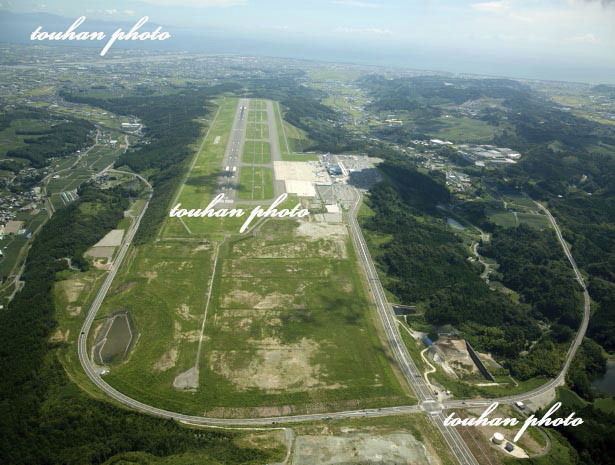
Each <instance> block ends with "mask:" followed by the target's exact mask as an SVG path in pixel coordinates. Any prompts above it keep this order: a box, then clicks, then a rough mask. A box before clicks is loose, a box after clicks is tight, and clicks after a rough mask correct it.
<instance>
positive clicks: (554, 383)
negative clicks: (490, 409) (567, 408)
mask: <svg viewBox="0 0 615 465" xmlns="http://www.w3.org/2000/svg"><path fill="white" fill-rule="evenodd" d="M534 203H535V204H536V205H537V206H538V208H540V209H541V210H542V211H543V212H544V213H545V214H546V215H547V218H549V221H550V223H551V226H553V229H554V230H555V235H556V236H557V240H558V241H559V243H560V245H561V246H562V249H563V251H564V254H565V255H566V258H567V259H568V261H569V262H570V266H571V267H572V270H573V271H574V275H575V279H576V281H577V282H578V283H579V285H580V286H581V289H583V318H582V320H581V324H580V325H579V330H578V331H577V334H576V337H575V338H574V341H572V344H571V345H570V348H569V349H568V352H567V353H566V360H565V362H564V366H563V367H562V370H561V371H560V373H559V374H558V375H557V377H555V378H554V379H552V380H551V381H549V382H547V383H545V384H543V385H542V386H539V387H537V388H536V389H533V390H531V391H527V392H524V393H522V394H517V395H514V396H507V397H498V398H496V399H472V400H466V401H460V400H451V401H446V402H444V403H443V404H444V407H446V408H458V407H472V406H475V407H479V406H485V405H489V404H491V403H493V402H500V403H514V402H518V401H527V400H531V399H533V398H534V397H537V396H539V395H541V394H544V393H545V392H548V391H550V390H551V389H555V388H556V387H558V386H561V385H563V384H564V383H565V381H566V374H567V373H568V369H569V368H570V363H572V359H573V358H574V356H575V355H576V353H577V351H578V350H579V347H580V346H581V344H582V343H583V338H584V337H585V333H586V332H587V325H588V324H589V316H590V310H591V307H590V304H591V301H590V297H589V292H587V286H586V285H585V280H584V279H583V275H582V274H581V272H580V271H579V267H578V266H577V262H576V261H575V259H574V257H573V256H572V254H571V253H570V249H569V248H568V244H566V241H565V240H564V237H563V236H562V231H561V230H560V228H559V225H558V224H557V221H555V218H554V217H553V215H552V214H551V212H550V211H549V210H548V209H547V208H546V207H545V206H544V205H542V204H541V203H538V202H536V201H534Z"/></svg>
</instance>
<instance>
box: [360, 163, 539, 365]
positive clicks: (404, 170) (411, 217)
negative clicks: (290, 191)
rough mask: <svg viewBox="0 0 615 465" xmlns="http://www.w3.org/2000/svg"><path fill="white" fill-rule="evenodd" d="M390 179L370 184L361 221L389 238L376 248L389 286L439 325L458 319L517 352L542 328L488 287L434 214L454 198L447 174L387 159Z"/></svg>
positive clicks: (476, 335)
mask: <svg viewBox="0 0 615 465" xmlns="http://www.w3.org/2000/svg"><path fill="white" fill-rule="evenodd" d="M381 167H382V170H383V171H384V172H385V173H386V174H387V181H385V182H383V183H381V184H379V185H377V186H376V187H375V188H373V189H372V191H371V193H370V197H369V205H370V208H371V209H372V210H373V211H374V215H373V216H371V217H369V218H368V219H367V220H365V221H364V224H363V227H365V228H366V229H368V230H372V231H375V232H378V233H382V234H386V235H388V236H389V237H391V239H390V240H389V241H387V242H385V243H384V244H382V245H381V246H380V250H379V252H378V253H377V254H376V256H377V260H378V263H379V265H380V267H381V268H382V269H383V270H384V271H385V272H386V274H387V276H389V277H390V278H392V279H389V280H387V281H386V286H387V288H388V289H389V290H390V291H391V292H392V293H393V294H395V295H396V296H397V297H398V298H399V299H400V301H401V302H402V303H406V304H416V303H421V304H423V305H424V306H425V308H426V311H425V318H426V320H427V322H429V323H431V324H433V325H444V324H453V325H458V326H459V327H460V328H462V329H463V330H464V331H465V334H466V336H467V337H468V339H469V340H470V341H471V342H472V343H473V345H475V346H476V347H477V348H479V349H481V350H485V351H489V352H493V353H495V354H496V355H499V356H501V357H505V358H514V357H517V356H518V355H519V353H520V352H521V351H522V350H523V349H524V348H525V347H526V343H527V341H531V340H533V339H535V338H537V337H538V336H539V335H540V330H539V329H538V327H537V326H536V325H535V324H534V323H533V321H532V320H531V319H530V318H529V316H528V314H527V312H528V308H527V307H526V306H524V305H516V304H514V303H513V302H512V301H511V300H510V299H508V298H507V297H506V296H504V295H503V294H500V293H495V292H493V291H491V290H490V289H489V287H488V286H487V285H486V284H485V282H484V281H483V280H482V279H481V278H480V277H479V275H478V272H477V270H476V269H474V268H473V265H472V264H471V263H469V262H468V260H467V257H468V252H467V251H466V250H465V248H464V247H463V245H462V244H461V241H460V239H459V238H458V237H457V236H455V234H453V233H452V232H451V231H450V228H448V227H447V226H446V225H445V224H444V223H443V222H442V220H441V219H440V218H439V217H437V216H435V215H437V213H436V209H435V207H436V205H437V204H438V203H441V202H444V201H446V200H447V199H448V196H449V194H448V191H447V190H446V188H445V187H444V185H443V183H442V182H441V180H437V179H434V178H432V177H431V176H429V175H427V174H423V173H420V172H418V171H417V170H416V169H415V168H414V167H413V166H412V165H411V164H410V163H409V162H407V161H396V162H391V161H389V162H385V163H383V164H382V165H381Z"/></svg>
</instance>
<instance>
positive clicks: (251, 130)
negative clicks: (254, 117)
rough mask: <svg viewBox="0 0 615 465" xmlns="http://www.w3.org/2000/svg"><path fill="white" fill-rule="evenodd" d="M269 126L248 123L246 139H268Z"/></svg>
mask: <svg viewBox="0 0 615 465" xmlns="http://www.w3.org/2000/svg"><path fill="white" fill-rule="evenodd" d="M268 138H269V126H267V123H248V126H247V128H246V139H258V140H261V139H268Z"/></svg>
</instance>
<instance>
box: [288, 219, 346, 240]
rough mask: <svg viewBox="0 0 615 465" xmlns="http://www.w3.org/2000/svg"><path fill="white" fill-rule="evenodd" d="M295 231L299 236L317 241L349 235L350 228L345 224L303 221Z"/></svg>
mask: <svg viewBox="0 0 615 465" xmlns="http://www.w3.org/2000/svg"><path fill="white" fill-rule="evenodd" d="M295 233H296V234H297V235H298V236H303V237H306V238H308V239H310V240H313V241H316V240H318V239H331V238H335V237H339V238H344V237H346V236H348V229H347V228H346V226H345V225H343V224H329V223H315V222H310V221H301V222H300V224H299V227H298V228H297V229H295Z"/></svg>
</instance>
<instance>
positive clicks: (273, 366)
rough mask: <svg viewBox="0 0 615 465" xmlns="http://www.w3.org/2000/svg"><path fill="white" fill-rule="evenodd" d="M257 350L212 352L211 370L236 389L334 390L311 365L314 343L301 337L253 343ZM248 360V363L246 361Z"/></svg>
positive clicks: (314, 350)
mask: <svg viewBox="0 0 615 465" xmlns="http://www.w3.org/2000/svg"><path fill="white" fill-rule="evenodd" d="M254 344H255V345H258V347H259V348H258V349H257V350H255V351H254V352H253V353H250V354H248V353H246V352H243V351H228V352H219V351H213V352H212V353H211V355H210V358H209V362H210V366H211V369H212V370H213V371H215V372H216V373H219V374H221V375H222V376H224V377H226V378H227V379H228V380H229V381H231V382H232V383H233V384H234V385H235V386H236V387H237V388H238V389H240V390H248V389H252V388H257V389H262V390H265V391H270V392H275V391H280V390H284V391H287V392H297V391H304V390H306V389H315V388H319V389H322V388H325V389H337V388H340V387H341V386H340V385H339V384H336V385H327V384H326V383H325V382H324V381H323V379H322V377H321V376H320V366H319V365H314V364H312V363H311V360H312V359H313V358H314V356H315V355H316V354H317V353H318V352H319V346H318V344H317V343H316V342H314V341H312V340H310V339H306V338H303V339H302V340H301V342H298V343H296V344H283V343H281V342H280V341H279V340H278V339H274V338H267V339H264V340H260V341H254ZM246 357H250V359H249V360H245V358H246Z"/></svg>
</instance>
